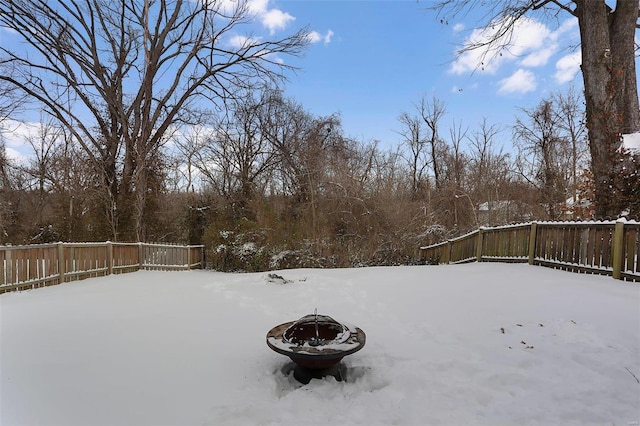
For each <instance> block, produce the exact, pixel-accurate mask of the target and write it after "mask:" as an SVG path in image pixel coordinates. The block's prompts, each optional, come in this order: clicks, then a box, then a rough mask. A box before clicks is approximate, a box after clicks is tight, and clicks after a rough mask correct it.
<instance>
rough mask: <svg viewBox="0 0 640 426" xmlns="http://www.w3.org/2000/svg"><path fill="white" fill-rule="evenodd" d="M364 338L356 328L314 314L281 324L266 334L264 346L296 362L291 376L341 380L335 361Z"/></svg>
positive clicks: (303, 379)
mask: <svg viewBox="0 0 640 426" xmlns="http://www.w3.org/2000/svg"><path fill="white" fill-rule="evenodd" d="M365 341H366V335H365V334H364V331H362V330H361V329H359V328H358V327H355V326H352V325H348V324H341V323H339V322H338V321H336V320H334V319H333V318H331V317H329V316H326V315H317V314H310V315H305V316H304V317H302V318H300V319H299V320H297V321H290V322H286V323H284V324H280V325H278V326H276V327H273V328H272V329H271V330H269V332H268V333H267V345H268V346H269V347H270V348H271V349H273V350H274V351H276V352H278V353H280V354H282V355H286V356H288V357H289V358H291V360H292V361H293V362H294V363H295V364H296V368H295V369H294V371H293V375H294V377H295V378H296V380H298V381H299V382H302V383H305V384H306V383H309V381H311V379H312V378H322V377H325V376H329V375H330V376H333V377H335V378H336V380H338V381H340V380H342V379H343V375H344V374H343V372H344V369H341V368H340V366H339V365H338V364H339V363H340V361H341V360H342V358H344V357H345V356H347V355H350V354H352V353H354V352H357V351H359V350H360V349H362V347H363V346H364V344H365Z"/></svg>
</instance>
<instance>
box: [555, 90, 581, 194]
mask: <svg viewBox="0 0 640 426" xmlns="http://www.w3.org/2000/svg"><path fill="white" fill-rule="evenodd" d="M553 101H554V103H555V104H556V108H555V109H556V114H557V118H558V121H557V124H558V126H560V128H561V129H562V131H563V133H564V136H565V137H566V138H567V139H568V141H569V143H570V144H571V153H570V155H571V160H570V166H571V167H570V174H571V186H570V189H571V196H572V198H573V202H574V204H575V203H576V202H577V201H578V199H577V198H578V196H577V188H578V185H579V182H578V176H579V175H580V174H581V171H582V169H584V168H585V167H587V166H588V164H587V161H586V159H587V157H588V147H587V141H586V136H587V135H586V130H587V129H586V125H585V117H584V108H583V107H582V104H581V102H580V100H579V98H578V95H577V94H576V92H575V90H574V89H573V88H570V89H569V91H567V92H566V93H560V94H557V95H554V96H553Z"/></svg>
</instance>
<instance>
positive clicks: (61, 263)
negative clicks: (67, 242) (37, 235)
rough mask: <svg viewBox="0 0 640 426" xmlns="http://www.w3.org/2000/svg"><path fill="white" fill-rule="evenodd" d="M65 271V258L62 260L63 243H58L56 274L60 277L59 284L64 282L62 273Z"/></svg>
mask: <svg viewBox="0 0 640 426" xmlns="http://www.w3.org/2000/svg"><path fill="white" fill-rule="evenodd" d="M65 272H66V267H65V260H64V243H63V242H59V243H58V276H59V277H60V278H59V279H60V284H62V283H64V274H65Z"/></svg>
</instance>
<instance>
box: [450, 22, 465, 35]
mask: <svg viewBox="0 0 640 426" xmlns="http://www.w3.org/2000/svg"><path fill="white" fill-rule="evenodd" d="M462 30H464V24H462V23H457V24H455V25H454V26H453V32H454V33H459V32H460V31H462Z"/></svg>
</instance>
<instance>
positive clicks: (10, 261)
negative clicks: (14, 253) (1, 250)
mask: <svg viewBox="0 0 640 426" xmlns="http://www.w3.org/2000/svg"><path fill="white" fill-rule="evenodd" d="M5 253H6V254H5V263H6V264H7V272H6V274H7V279H6V281H5V282H2V280H0V282H2V284H15V279H14V278H13V259H12V257H11V250H6V251H5Z"/></svg>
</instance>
